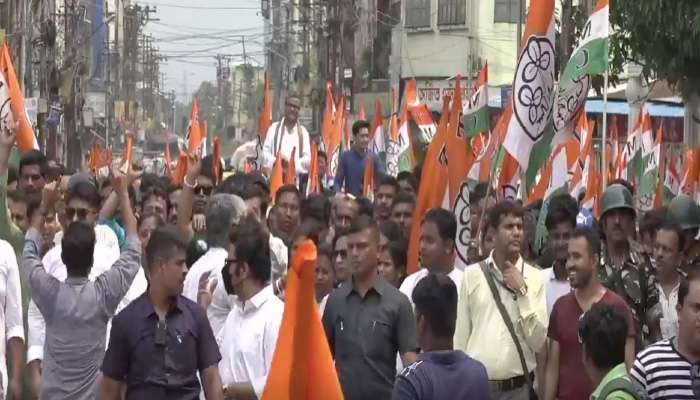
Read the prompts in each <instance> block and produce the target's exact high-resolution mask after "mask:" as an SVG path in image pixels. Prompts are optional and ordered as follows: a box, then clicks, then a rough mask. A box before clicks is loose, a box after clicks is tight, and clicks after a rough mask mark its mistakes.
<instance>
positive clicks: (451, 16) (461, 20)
mask: <svg viewBox="0 0 700 400" xmlns="http://www.w3.org/2000/svg"><path fill="white" fill-rule="evenodd" d="M466 8H467V1H466V0H439V1H438V25H465V24H466V23H467V21H466Z"/></svg>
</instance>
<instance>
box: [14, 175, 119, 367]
mask: <svg viewBox="0 0 700 400" xmlns="http://www.w3.org/2000/svg"><path fill="white" fill-rule="evenodd" d="M100 202H101V199H100V194H99V192H98V191H97V187H95V185H93V184H92V183H90V182H79V183H77V184H75V185H73V186H72V187H70V188H69V190H68V194H67V199H66V210H65V213H66V218H67V219H68V222H69V223H70V222H73V221H83V222H86V223H88V224H90V225H92V226H93V227H94V229H95V249H94V252H93V260H94V263H93V265H92V268H91V269H90V273H89V275H88V279H89V280H90V281H94V280H95V278H97V277H98V276H100V275H101V274H102V273H103V272H105V271H107V270H109V269H110V268H111V267H112V264H114V263H115V262H116V261H117V260H118V259H119V246H118V245H117V244H116V243H117V237H116V235H115V234H114V232H113V231H112V230H111V229H110V228H109V227H107V226H103V225H95V224H96V222H97V213H98V211H99V209H100ZM61 237H62V235H61ZM61 249H62V247H61V245H60V243H59V244H58V245H56V246H55V247H53V248H52V249H51V250H49V252H48V253H46V255H45V256H44V257H43V259H42V264H43V266H44V269H46V272H48V274H49V275H51V276H53V277H54V278H56V279H58V280H59V281H61V282H63V281H65V280H66V277H67V275H68V272H67V270H66V265H65V264H64V263H63V259H62V258H61ZM27 327H28V331H29V332H28V334H27V336H28V338H27V342H28V343H27V344H28V348H27V363H28V364H29V369H30V371H31V376H32V379H33V380H37V379H40V377H41V372H40V371H41V361H42V360H43V358H44V342H45V339H46V323H45V321H44V318H43V317H42V315H41V313H40V312H39V309H38V308H37V306H36V304H35V303H34V301H33V300H32V301H30V303H29V310H28V311H27Z"/></svg>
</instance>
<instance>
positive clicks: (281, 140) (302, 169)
mask: <svg viewBox="0 0 700 400" xmlns="http://www.w3.org/2000/svg"><path fill="white" fill-rule="evenodd" d="M300 108H301V100H300V99H299V97H298V96H296V95H292V94H290V95H288V96H287V99H286V101H285V105H284V118H282V119H281V120H279V121H277V122H274V123H273V124H272V125H270V127H269V128H268V129H267V134H266V135H265V143H264V144H263V170H264V171H265V174H266V175H267V176H270V171H271V170H272V166H273V164H274V163H275V160H276V159H277V154H278V153H279V154H280V156H281V157H282V159H283V160H285V161H289V160H290V159H291V158H292V153H294V165H295V166H296V170H297V173H307V172H308V168H309V164H310V162H311V143H310V141H309V132H308V131H307V130H306V128H304V127H303V126H302V125H301V124H300V123H299V109H300ZM295 149H296V150H295Z"/></svg>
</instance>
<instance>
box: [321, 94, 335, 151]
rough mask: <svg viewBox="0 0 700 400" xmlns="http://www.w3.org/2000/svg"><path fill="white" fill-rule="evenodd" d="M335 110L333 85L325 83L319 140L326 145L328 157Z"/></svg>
mask: <svg viewBox="0 0 700 400" xmlns="http://www.w3.org/2000/svg"><path fill="white" fill-rule="evenodd" d="M335 113H336V108H335V100H334V99H333V85H332V84H331V83H330V82H326V108H325V109H324V111H323V122H322V124H321V138H322V139H323V143H325V145H326V152H328V155H329V156H330V154H331V153H330V151H329V148H330V147H331V141H332V140H331V137H332V135H333V126H334V118H335Z"/></svg>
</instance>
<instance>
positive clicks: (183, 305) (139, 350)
mask: <svg viewBox="0 0 700 400" xmlns="http://www.w3.org/2000/svg"><path fill="white" fill-rule="evenodd" d="M185 249H186V245H185V242H184V241H183V240H182V239H181V238H180V237H179V235H178V234H177V232H176V231H174V230H172V229H171V228H161V229H159V230H157V231H155V232H154V233H153V234H152V235H151V238H150V240H149V241H148V246H146V257H145V261H146V267H145V269H146V270H145V272H146V276H147V277H148V282H149V286H148V291H147V292H146V293H144V294H143V295H141V297H139V298H138V299H136V300H134V301H133V302H132V303H131V304H129V306H127V307H126V308H125V309H124V310H122V312H120V313H119V314H118V315H117V316H116V317H115V318H114V319H113V320H112V330H111V332H110V339H109V348H108V349H107V353H106V354H105V357H104V361H103V364H102V374H103V379H102V386H101V390H100V397H99V398H100V399H108V400H109V399H114V400H116V399H121V398H122V397H121V395H122V386H124V385H126V397H125V398H126V399H127V400H128V399H149V400H160V399H163V400H165V399H168V400H176V399H177V400H196V399H198V398H199V393H200V385H199V381H198V379H197V372H199V375H200V378H201V381H202V384H203V386H204V394H205V395H206V398H207V399H215V400H223V385H222V383H221V377H220V376H219V370H218V363H219V361H220V360H221V355H220V354H219V348H218V346H217V344H216V339H215V338H214V334H213V332H212V330H211V326H210V325H209V321H208V320H207V316H206V314H205V313H204V310H203V309H202V308H201V307H200V306H199V305H197V304H196V303H194V302H192V301H190V300H188V299H187V298H185V297H183V296H182V295H180V293H181V292H182V286H183V282H184V280H185V274H186V273H187V266H186V265H185Z"/></svg>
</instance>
